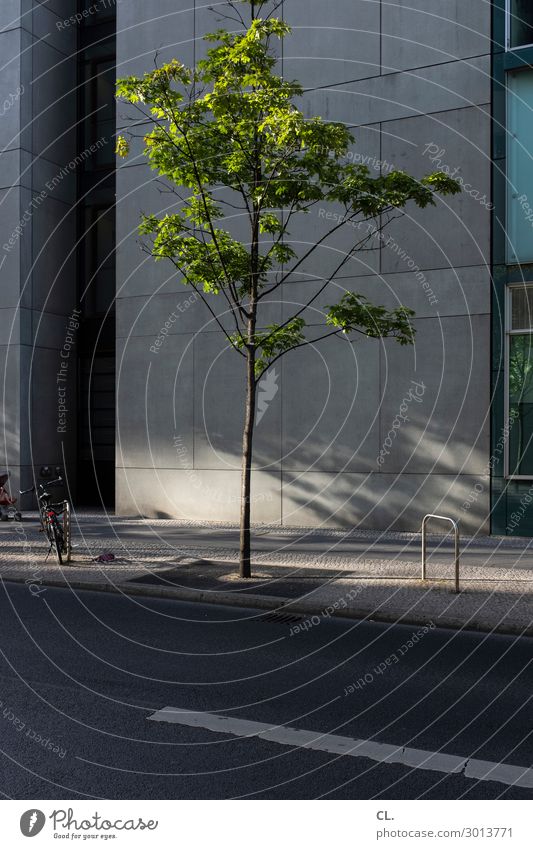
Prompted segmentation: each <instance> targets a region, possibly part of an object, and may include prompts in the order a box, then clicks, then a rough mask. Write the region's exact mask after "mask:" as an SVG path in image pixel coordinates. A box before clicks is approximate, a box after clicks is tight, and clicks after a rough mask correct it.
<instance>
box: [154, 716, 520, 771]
mask: <svg viewBox="0 0 533 849" xmlns="http://www.w3.org/2000/svg"><path fill="white" fill-rule="evenodd" d="M148 719H149V720H151V721H153V722H173V723H176V724H177V725H187V726H189V727H192V728H203V729H206V730H207V731H215V732H220V733H222V734H232V735H233V736H234V737H258V738H259V739H261V740H268V741H269V742H270V743H279V744H280V745H282V746H295V747H297V748H299V749H313V750H314V751H317V752H328V753H330V754H333V755H346V756H348V757H351V758H368V759H369V760H371V761H376V762H377V763H387V764H393V763H394V764H401V765H403V766H406V767H410V768H415V769H427V770H431V771H432V772H443V773H448V774H450V775H464V776H465V778H475V779H477V780H478V781H498V782H500V783H501V784H508V785H512V786H514V787H533V769H528V768H527V767H524V766H513V765H512V764H502V763H493V762H492V761H480V760H476V759H475V758H461V757H457V756H456V755H446V754H443V753H442V752H426V751H424V750H423V749H411V748H408V747H404V746H393V745H390V744H388V743H376V742H375V741H374V740H357V739H355V738H354V737H341V736H339V735H337V734H320V732H318V731H305V730H304V729H302V728H291V727H289V726H286V725H267V724H265V723H263V722H252V721H251V720H248V719H236V718H235V717H233V716H220V715H219V714H216V713H203V712H202V711H187V710H181V709H180V708H175V707H165V708H163V709H162V710H158V711H156V712H155V713H154V714H152V715H151V716H149V717H148Z"/></svg>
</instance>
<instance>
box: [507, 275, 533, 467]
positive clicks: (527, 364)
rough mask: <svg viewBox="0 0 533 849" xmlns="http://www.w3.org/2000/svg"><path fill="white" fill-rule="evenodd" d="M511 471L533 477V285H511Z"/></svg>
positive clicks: (508, 465) (509, 460) (509, 354)
mask: <svg viewBox="0 0 533 849" xmlns="http://www.w3.org/2000/svg"><path fill="white" fill-rule="evenodd" d="M508 298H509V300H508V308H507V322H508V334H507V381H506V383H507V422H508V424H509V439H508V452H507V473H508V475H509V476H510V477H527V478H533V284H521V285H519V286H511V287H509V295H508Z"/></svg>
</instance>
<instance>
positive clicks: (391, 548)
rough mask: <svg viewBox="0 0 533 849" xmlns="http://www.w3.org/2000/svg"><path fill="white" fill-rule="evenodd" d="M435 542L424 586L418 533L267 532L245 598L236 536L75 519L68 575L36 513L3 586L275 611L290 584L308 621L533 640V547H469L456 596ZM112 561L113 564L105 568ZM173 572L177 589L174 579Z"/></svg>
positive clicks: (4, 562)
mask: <svg viewBox="0 0 533 849" xmlns="http://www.w3.org/2000/svg"><path fill="white" fill-rule="evenodd" d="M428 541H429V544H430V545H429V547H430V549H431V551H432V554H431V556H430V558H429V562H428V575H429V576H430V577H431V581H429V582H426V583H424V582H422V581H421V580H420V537H419V535H417V534H406V533H396V534H392V533H386V534H384V533H378V532H371V531H353V532H350V533H346V532H343V531H335V530H325V529H316V528H314V529H296V530H295V529H288V528H279V527H265V526H258V527H257V528H256V529H255V531H254V544H253V548H254V565H255V569H254V579H253V581H252V582H250V583H248V584H247V586H246V590H245V591H244V594H243V590H242V586H241V585H239V584H238V583H237V582H236V581H235V565H236V560H237V554H238V549H237V542H238V531H237V528H236V527H235V526H232V525H226V524H221V523H212V524H210V525H209V526H206V525H202V524H200V523H190V524H185V523H182V522H177V521H171V520H168V519H161V520H152V519H149V520H148V519H125V518H116V517H114V516H109V517H107V516H106V515H105V514H103V513H102V514H96V513H84V512H78V513H76V514H75V516H74V518H73V543H74V549H73V558H72V563H71V565H69V566H64V567H62V568H61V567H59V566H58V565H57V564H56V562H55V561H54V560H53V558H52V556H50V557H49V558H48V559H46V552H47V545H46V543H45V541H44V540H43V535H42V533H40V532H39V528H38V521H37V515H36V514H25V516H24V521H23V522H22V523H14V522H9V523H1V524H0V577H1V578H2V579H4V580H18V581H24V582H26V583H27V585H28V587H29V590H30V591H32V592H34V593H35V594H37V593H39V592H43V591H44V588H45V585H46V583H47V582H48V583H49V582H54V583H58V582H59V583H66V584H69V585H70V586H72V587H76V586H86V585H91V586H94V588H95V589H103V588H104V587H107V588H108V589H116V590H117V591H121V592H132V591H134V590H138V591H139V592H140V591H141V589H142V592H143V593H145V594H150V593H152V594H154V593H156V592H157V594H158V595H165V594H166V595H169V596H172V595H174V596H176V595H180V596H181V597H193V596H194V594H195V593H196V595H197V596H198V597H201V598H202V599H204V600H205V599H206V598H207V600H211V601H220V602H222V601H224V599H225V600H226V602H227V601H228V599H230V600H231V599H233V601H234V602H235V603H236V604H237V603H239V604H242V603H244V600H245V597H246V600H247V602H248V603H250V604H251V603H252V602H254V603H259V602H258V601H257V600H258V598H259V596H261V597H262V599H263V603H262V606H269V607H278V606H283V603H284V602H283V598H282V596H283V595H284V593H283V591H282V589H283V587H284V586H285V587H286V588H287V593H286V597H290V598H291V599H292V602H291V604H292V606H293V607H295V606H296V605H298V606H299V608H300V609H301V610H303V609H304V608H305V607H306V606H307V608H308V609H309V612H311V610H316V611H317V612H318V611H322V614H323V615H332V614H333V613H334V614H335V615H354V616H355V615H361V616H368V617H370V618H381V619H390V620H392V621H396V620H398V619H401V618H403V619H404V620H405V621H413V622H423V621H429V620H431V621H433V622H435V624H437V625H447V626H452V627H457V628H461V627H476V628H482V629H484V630H491V629H496V630H501V631H511V632H514V633H521V632H525V633H528V634H531V635H533V606H532V601H533V569H532V566H533V545H532V543H533V540H529V539H524V540H517V539H513V540H507V539H498V538H493V537H484V538H481V537H478V538H475V539H474V538H464V539H463V540H462V552H461V592H460V594H459V595H455V594H454V593H453V592H452V587H453V584H452V583H451V579H452V577H453V566H452V561H453V557H452V550H453V548H452V540H451V538H450V537H449V536H447V537H444V536H437V535H431V536H429V537H428ZM109 551H110V552H112V553H113V554H114V555H115V558H116V559H115V561H114V562H112V563H98V562H95V558H96V557H97V556H98V555H99V554H102V553H104V552H109ZM276 567H278V568H277V569H276ZM280 567H283V568H280ZM171 572H172V579H171V580H170V579H169V580H168V581H167V580H166V579H165V577H164V575H165V574H167V575H170V573H171ZM154 573H156V574H158V575H163V581H161V580H159V581H157V580H156V581H155V582H154V583H153V584H146V583H144V582H145V581H146V580H148V581H150V580H151V579H150V578H149V577H148V576H150V575H154ZM182 575H183V577H181V576H182ZM176 576H177V577H176ZM141 579H142V580H143V584H142V585H139V584H138V582H139V580H141ZM301 579H305V581H306V583H305V588H304V583H303V582H302V583H301V584H300V586H301V587H302V589H301V592H300V591H298V590H297V589H295V587H296V588H297V587H298V586H299V585H298V580H301ZM207 580H208V583H207V585H206V581H207ZM284 582H285V583H284ZM310 582H311V583H310ZM269 585H270V591H269ZM274 585H275V587H276V589H275V592H274ZM206 586H207V589H206ZM280 587H281V588H282V589H281V590H280ZM309 587H311V589H309ZM221 594H222V595H221ZM229 594H231V595H229ZM250 594H252V595H253V597H254V598H253V599H251V598H250ZM252 606H253V605H252Z"/></svg>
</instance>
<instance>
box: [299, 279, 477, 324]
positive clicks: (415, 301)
mask: <svg viewBox="0 0 533 849" xmlns="http://www.w3.org/2000/svg"><path fill="white" fill-rule="evenodd" d="M319 290H320V283H318V282H316V281H309V280H307V281H303V282H300V283H287V284H286V285H284V287H283V296H284V310H283V315H284V318H288V317H289V315H293V314H294V313H295V311H296V310H298V309H299V308H300V307H301V306H303V305H305V304H307V303H308V302H309V301H310V300H311V298H312V297H313V296H314V295H315V294H317V295H318V296H317V298H316V299H315V301H313V303H312V305H311V306H310V307H309V308H308V309H306V310H304V312H303V313H302V317H303V318H304V319H305V320H306V322H307V323H308V324H319V325H322V324H323V323H324V321H325V313H326V311H327V307H328V306H329V305H331V304H336V303H338V301H340V299H341V298H342V296H343V294H344V293H345V292H347V291H351V292H357V293H359V294H361V295H365V297H367V298H368V299H369V300H370V301H372V303H375V304H382V305H383V306H386V307H387V308H389V309H396V308H397V307H399V306H401V305H403V306H406V307H409V308H410V309H413V310H414V311H415V312H416V315H417V317H418V318H424V317H434V316H435V315H437V314H438V315H440V316H446V315H479V314H481V315H485V314H488V313H489V312H490V295H491V280H490V272H489V269H488V268H484V267H483V266H466V267H465V268H438V269H432V270H427V271H424V272H416V273H415V271H411V272H404V273H398V274H383V275H372V274H370V275H368V276H366V277H356V278H352V277H343V278H341V279H339V280H338V281H337V282H336V283H334V284H333V283H330V284H329V285H328V286H327V287H326V289H324V291H323V292H322V293H320V294H318V292H319Z"/></svg>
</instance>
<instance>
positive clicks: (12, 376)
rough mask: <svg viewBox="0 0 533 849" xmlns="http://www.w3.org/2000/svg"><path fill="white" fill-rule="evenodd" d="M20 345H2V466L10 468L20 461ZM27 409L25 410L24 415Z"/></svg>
mask: <svg viewBox="0 0 533 849" xmlns="http://www.w3.org/2000/svg"><path fill="white" fill-rule="evenodd" d="M19 375H20V347H19V346H18V345H12V344H10V345H8V346H6V345H3V346H1V347H0V376H1V380H2V393H1V397H2V411H3V415H2V428H1V432H0V466H3V467H7V468H9V467H10V466H12V465H13V466H17V465H19V463H20V445H21V396H22V394H23V392H22V390H21V387H20V383H19ZM25 412H26V411H25V410H23V415H24V413H25Z"/></svg>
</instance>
